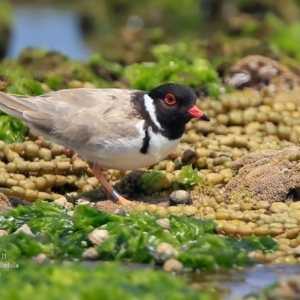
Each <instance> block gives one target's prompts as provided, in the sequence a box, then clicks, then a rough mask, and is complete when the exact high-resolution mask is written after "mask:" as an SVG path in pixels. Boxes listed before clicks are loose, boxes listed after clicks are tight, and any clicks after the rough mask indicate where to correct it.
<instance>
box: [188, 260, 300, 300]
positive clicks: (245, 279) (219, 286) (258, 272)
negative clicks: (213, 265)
mask: <svg viewBox="0 0 300 300" xmlns="http://www.w3.org/2000/svg"><path fill="white" fill-rule="evenodd" d="M299 274H300V266H299V265H274V264H269V265H256V266H254V267H249V268H242V269H240V270H234V269H233V270H229V271H224V272H217V273H205V272H204V273H200V274H190V275H188V277H187V280H188V282H189V283H191V284H193V285H194V286H195V287H196V288H199V289H201V290H208V287H210V290H211V289H212V288H213V289H214V290H215V291H216V294H217V295H220V294H223V295H224V294H225V295H226V296H225V297H224V300H232V299H241V298H240V297H244V296H246V295H248V294H250V293H255V292H259V291H261V290H262V289H263V288H265V287H267V286H269V285H272V284H274V283H276V282H279V281H282V280H287V279H290V278H291V277H293V276H298V275H299ZM222 299H223V298H222Z"/></svg>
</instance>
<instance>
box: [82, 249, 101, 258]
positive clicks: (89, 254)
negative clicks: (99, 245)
mask: <svg viewBox="0 0 300 300" xmlns="http://www.w3.org/2000/svg"><path fill="white" fill-rule="evenodd" d="M81 257H82V258H83V259H86V260H95V259H97V258H98V257H99V254H98V252H97V250H96V249H95V248H94V247H90V248H87V249H85V250H84V251H83V253H82V255H81Z"/></svg>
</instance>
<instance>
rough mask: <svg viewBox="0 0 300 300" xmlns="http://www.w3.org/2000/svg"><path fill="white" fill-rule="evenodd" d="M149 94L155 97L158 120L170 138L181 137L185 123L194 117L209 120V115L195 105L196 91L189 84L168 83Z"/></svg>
mask: <svg viewBox="0 0 300 300" xmlns="http://www.w3.org/2000/svg"><path fill="white" fill-rule="evenodd" d="M148 95H149V97H151V98H152V99H153V103H154V106H155V111H156V117H157V121H158V122H159V123H160V124H161V126H162V128H163V129H164V130H165V131H166V134H167V136H168V137H169V138H172V139H177V138H180V137H181V135H182V134H183V132H184V126H185V124H186V123H187V122H189V121H190V120H191V119H192V118H199V119H202V120H204V121H209V118H208V116H207V115H205V114H204V113H203V112H202V110H200V109H199V108H198V107H197V106H196V105H195V104H196V101H197V95H196V93H195V92H194V91H193V90H192V89H191V88H189V87H187V86H184V85H181V84H175V83H166V84H163V85H160V86H158V87H156V88H155V89H153V90H152V91H151V92H149V93H148Z"/></svg>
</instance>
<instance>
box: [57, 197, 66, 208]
mask: <svg viewBox="0 0 300 300" xmlns="http://www.w3.org/2000/svg"><path fill="white" fill-rule="evenodd" d="M54 203H56V204H58V205H60V206H61V207H66V206H67V205H68V200H67V198H66V197H60V198H58V199H56V200H54Z"/></svg>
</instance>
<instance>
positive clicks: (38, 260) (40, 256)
mask: <svg viewBox="0 0 300 300" xmlns="http://www.w3.org/2000/svg"><path fill="white" fill-rule="evenodd" d="M33 261H34V262H36V263H38V264H44V263H46V262H48V257H47V255H46V254H45V253H40V254H38V255H37V256H35V257H34V258H33Z"/></svg>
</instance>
